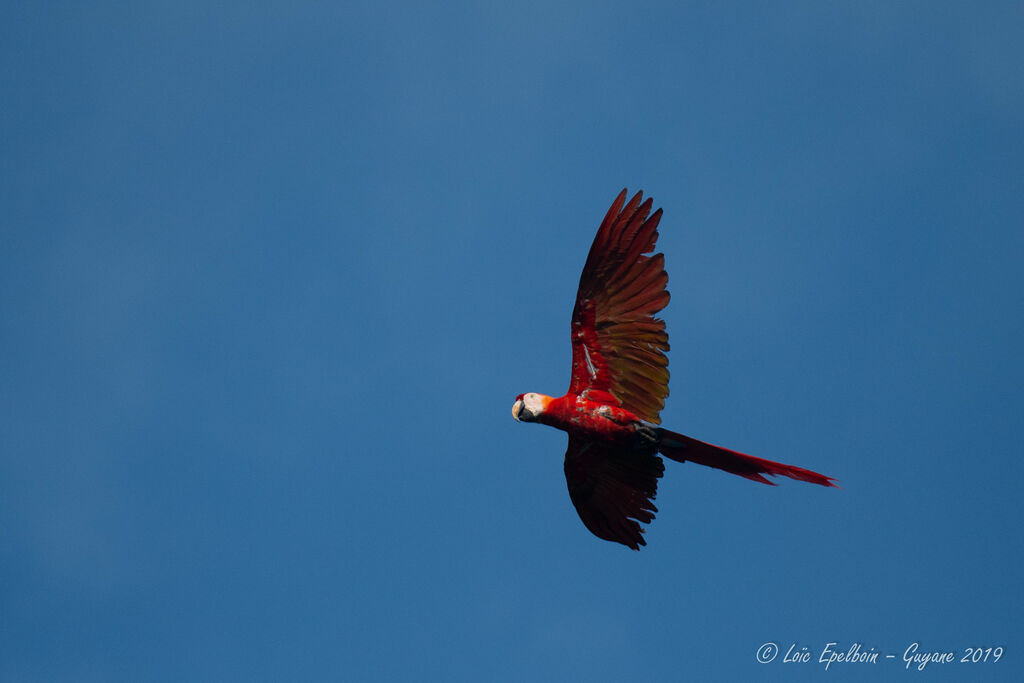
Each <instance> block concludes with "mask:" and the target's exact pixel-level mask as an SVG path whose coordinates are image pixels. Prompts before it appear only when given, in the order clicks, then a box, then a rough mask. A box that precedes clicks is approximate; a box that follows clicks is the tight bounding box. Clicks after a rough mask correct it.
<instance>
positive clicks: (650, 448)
mask: <svg viewBox="0 0 1024 683" xmlns="http://www.w3.org/2000/svg"><path fill="white" fill-rule="evenodd" d="M627 194H628V193H627V190H626V189H623V190H622V192H621V193H619V195H618V197H616V199H615V201H614V202H613V203H612V205H611V207H610V208H609V209H608V213H607V215H605V217H604V220H603V221H602V222H601V225H600V227H599V228H598V230H597V235H596V236H595V237H594V242H593V244H592V245H591V247H590V252H589V253H588V255H587V261H586V264H585V265H584V266H583V273H582V274H581V275H580V282H579V288H578V291H577V293H576V303H575V305H574V306H573V311H572V320H571V324H570V338H571V342H572V372H571V376H570V381H569V390H568V391H567V392H566V393H565V395H564V396H561V397H558V398H553V397H551V396H547V395H545V394H540V393H536V392H530V393H525V394H519V395H518V396H516V398H515V403H513V405H512V417H513V418H514V419H515V420H516V421H517V422H537V423H540V424H544V425H548V426H551V427H555V428H557V429H561V430H563V431H565V432H567V433H568V435H569V445H568V448H567V450H566V452H565V464H564V470H565V480H566V484H567V485H568V487H569V498H570V499H571V500H572V504H573V506H574V507H575V508H576V512H577V513H578V514H579V517H580V519H581V520H582V521H583V524H584V526H586V528H587V529H589V530H590V531H591V533H593V534H594V535H595V536H597V537H598V538H601V539H604V540H607V541H613V542H615V543H621V544H623V545H625V546H628V547H629V548H631V549H633V550H639V549H640V546H644V545H647V542H646V540H645V539H644V533H645V531H646V530H645V529H644V528H643V527H642V526H641V524H650V523H651V522H652V521H653V520H654V517H655V513H656V512H657V511H658V508H657V507H655V505H654V499H655V497H656V495H657V491H658V479H659V478H660V477H661V476H662V474H663V473H664V471H665V465H664V462H663V461H662V459H661V457H659V456H661V455H663V456H665V457H667V458H669V459H670V460H674V461H677V462H681V463H682V462H693V463H697V464H699V465H706V466H708V467H713V468H716V469H719V470H724V471H726V472H730V473H732V474H736V475H739V476H741V477H746V478H747V479H751V480H753V481H757V482H761V483H764V484H770V485H773V486H774V485H775V482H773V481H770V480H769V479H767V478H766V475H767V476H783V477H789V478H791V479H796V480H799V481H805V482H810V483H812V484H818V485H821V486H831V487H834V486H836V483H835V482H836V480H835V479H834V478H833V477H828V476H825V475H823V474H819V473H817V472H813V471H811V470H807V469H804V468H802V467H796V466H794V465H785V464H782V463H779V462H773V461H771V460H764V459H762V458H757V457H754V456H752V455H746V454H745V453H740V452H737V451H733V450H729V449H728V448H722V447H720V446H714V445H712V444H709V443H705V442H703V441H698V440H697V439H694V438H692V437H689V436H685V435H683V434H679V433H677V432H673V431H670V430H668V429H665V428H663V427H660V426H659V425H660V424H661V417H660V414H661V411H662V409H663V408H664V407H665V399H666V398H667V397H668V394H669V390H668V380H669V372H668V357H667V356H666V355H665V354H666V352H668V350H669V343H668V333H667V332H666V329H665V322H664V321H663V320H661V319H659V318H657V317H655V314H657V313H658V312H660V311H661V310H662V309H663V308H665V306H666V305H667V304H668V302H669V293H668V290H667V289H666V285H667V284H668V273H666V272H665V256H664V254H661V253H657V254H652V252H653V251H654V250H655V244H656V243H657V240H658V224H659V223H660V221H661V216H662V210H661V209H660V208H659V209H658V210H657V211H655V212H654V213H651V207H652V205H653V201H652V199H651V198H650V197H648V198H647V199H643V191H640V192H637V193H636V194H635V195H634V196H633V197H632V198H631V199H630V200H629V201H628V202H627V201H626V196H627Z"/></svg>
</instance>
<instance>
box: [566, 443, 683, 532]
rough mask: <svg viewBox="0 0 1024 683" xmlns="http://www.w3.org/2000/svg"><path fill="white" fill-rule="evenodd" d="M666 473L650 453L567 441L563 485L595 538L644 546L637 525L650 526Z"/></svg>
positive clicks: (640, 530) (639, 528)
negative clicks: (660, 486) (660, 484)
mask: <svg viewBox="0 0 1024 683" xmlns="http://www.w3.org/2000/svg"><path fill="white" fill-rule="evenodd" d="M664 471H665V465H664V464H663V463H662V461H661V458H660V457H658V456H657V455H656V454H654V453H649V452H644V451H631V450H625V449H622V448H616V447H615V446H611V445H609V444H607V443H602V442H597V441H589V440H586V439H580V438H578V437H575V436H570V437H569V449H568V450H567V451H566V453H565V481H566V483H567V484H568V485H569V498H571V499H572V504H573V505H574V506H576V512H578V513H579V515H580V519H582V520H583V524H584V525H586V527H587V528H588V529H590V531H591V532H592V533H593V534H594V535H595V536H597V537H598V538H603V539H605V540H607V541H615V542H616V543H622V544H623V545H628V546H629V547H630V548H632V549H633V550H639V549H640V546H642V545H647V542H646V541H644V537H643V533H644V530H643V529H642V528H641V527H640V524H639V523H638V522H642V523H644V524H650V522H651V520H653V519H654V513H655V512H657V511H658V508H656V507H654V503H653V502H651V501H653V500H654V497H655V495H657V492H658V478H659V477H661V475H662V473H663V472H664Z"/></svg>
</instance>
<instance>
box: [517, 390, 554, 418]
mask: <svg viewBox="0 0 1024 683" xmlns="http://www.w3.org/2000/svg"><path fill="white" fill-rule="evenodd" d="M550 402H551V397H550V396H545V395H544V394H535V393H533V392H531V393H529V394H519V395H518V396H516V402H515V403H513V404H512V417H513V418H514V419H515V420H516V421H517V422H535V421H536V420H537V418H538V417H540V416H541V415H543V414H544V409H545V408H547V405H548V403H550Z"/></svg>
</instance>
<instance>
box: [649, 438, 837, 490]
mask: <svg viewBox="0 0 1024 683" xmlns="http://www.w3.org/2000/svg"><path fill="white" fill-rule="evenodd" d="M658 436H659V437H660V439H661V441H660V446H659V447H658V450H660V451H661V453H662V455H664V456H665V457H667V458H671V459H672V460H676V461H678V462H686V461H687V460H689V461H690V462H695V463H697V464H698V465H706V466H707V467H714V468H716V469H720V470H725V471H726V472H731V473H732V474H738V475H740V476H741V477H746V478H747V479H753V480H754V481H759V482H761V483H762V484H771V485H772V486H775V482H773V481H769V480H767V479H765V478H764V477H763V476H762V475H765V474H767V475H769V476H783V477H789V478H790V479H799V480H800V481H808V482H810V483H812V484H820V485H821V486H835V483H833V482H834V481H835V480H834V479H833V478H832V477H826V476H825V475H824V474H818V473H817V472H812V471H810V470H805V469H804V468H802V467H795V466H793V465H783V464H782V463H781V462H772V461H771V460H764V459H762V458H755V457H754V456H752V455H746V454H744V453H737V452H736V451H730V450H729V449H728V448H722V447H721V446H712V445H711V444H709V443H704V442H703V441H698V440H697V439H692V438H690V437H688V436H684V435H682V434H677V433H676V432H672V431H669V430H667V429H661V428H660V427H659V428H658Z"/></svg>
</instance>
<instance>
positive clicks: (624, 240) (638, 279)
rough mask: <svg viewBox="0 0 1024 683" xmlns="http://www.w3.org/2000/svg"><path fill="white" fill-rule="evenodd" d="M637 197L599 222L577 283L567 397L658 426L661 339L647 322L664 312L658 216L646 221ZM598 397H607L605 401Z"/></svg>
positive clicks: (659, 329)
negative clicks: (608, 405) (606, 405)
mask: <svg viewBox="0 0 1024 683" xmlns="http://www.w3.org/2000/svg"><path fill="white" fill-rule="evenodd" d="M642 196H643V192H637V193H636V195H635V196H634V197H633V198H632V199H630V200H629V203H628V204H626V205H625V206H623V202H625V201H626V190H623V191H622V192H621V193H620V194H619V196H618V198H616V200H615V202H614V203H613V204H612V206H611V208H610V209H608V215H606V216H605V218H604V221H603V222H602V223H601V227H600V228H598V231H597V236H596V237H594V243H593V245H592V246H591V247H590V254H589V255H588V256H587V263H586V265H585V266H583V274H582V275H580V286H579V291H578V292H577V294H576V306H575V307H574V308H573V312H572V379H571V381H570V384H569V393H571V394H584V395H587V394H589V395H587V398H590V399H591V400H595V401H599V402H617V403H618V405H621V406H622V407H623V408H625V409H626V410H629V411H630V412H632V413H635V414H636V415H637V416H638V417H640V418H641V419H644V420H647V421H648V422H653V423H655V424H660V423H661V418H660V417H659V413H660V412H661V409H662V408H664V407H665V397H667V396H668V358H666V357H665V352H666V351H668V348H669V346H668V333H667V332H665V322H664V321H662V320H659V319H657V318H655V317H654V314H655V313H657V312H658V311H660V310H661V309H663V308H664V307H665V306H666V304H668V300H669V294H668V291H666V289H665V285H666V284H667V283H668V273H666V272H665V257H664V255H663V254H654V255H653V256H651V255H649V254H650V252H652V251H654V245H655V242H656V241H657V239H658V230H657V228H658V221H660V220H661V209H658V210H657V211H655V212H654V213H653V214H651V215H650V217H648V214H650V211H651V199H650V198H648V199H647V200H646V201H644V202H643V203H641V202H640V200H641V198H642ZM602 392H607V393H610V394H611V395H612V397H614V398H613V399H609V398H607V397H606V396H605V395H604V394H603V393H602Z"/></svg>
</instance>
